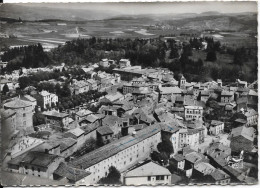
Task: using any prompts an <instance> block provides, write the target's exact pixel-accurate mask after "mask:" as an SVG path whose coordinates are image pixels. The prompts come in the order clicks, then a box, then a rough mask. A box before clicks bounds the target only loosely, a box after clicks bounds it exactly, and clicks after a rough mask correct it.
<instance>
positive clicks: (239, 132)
mask: <svg viewBox="0 0 260 188" xmlns="http://www.w3.org/2000/svg"><path fill="white" fill-rule="evenodd" d="M231 135H232V136H233V137H237V136H243V137H244V138H246V139H248V140H250V141H252V142H253V141H254V137H255V129H254V128H253V127H245V126H240V127H237V128H234V129H232V131H231Z"/></svg>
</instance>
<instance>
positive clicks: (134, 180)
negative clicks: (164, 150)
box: [124, 161, 171, 186]
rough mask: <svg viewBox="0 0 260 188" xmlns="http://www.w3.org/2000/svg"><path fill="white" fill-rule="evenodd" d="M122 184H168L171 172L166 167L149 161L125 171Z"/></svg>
mask: <svg viewBox="0 0 260 188" xmlns="http://www.w3.org/2000/svg"><path fill="white" fill-rule="evenodd" d="M155 169H156V170H155ZM124 184H125V185H127V186H129V185H136V186H138V185H170V184H171V173H170V171H169V170H168V169H167V168H165V167H162V166H160V165H158V164H156V163H154V162H152V161H151V162H148V163H146V164H144V165H141V166H138V167H136V168H134V169H132V170H130V171H128V172H126V174H125V176H124Z"/></svg>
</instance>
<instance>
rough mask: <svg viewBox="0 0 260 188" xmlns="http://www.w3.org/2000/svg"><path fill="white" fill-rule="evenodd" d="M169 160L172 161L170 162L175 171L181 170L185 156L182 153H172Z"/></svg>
mask: <svg viewBox="0 0 260 188" xmlns="http://www.w3.org/2000/svg"><path fill="white" fill-rule="evenodd" d="M170 160H171V161H173V163H172V164H173V166H174V169H175V170H176V171H177V172H183V170H184V166H185V157H184V156H183V155H182V154H175V155H172V156H171V159H170Z"/></svg>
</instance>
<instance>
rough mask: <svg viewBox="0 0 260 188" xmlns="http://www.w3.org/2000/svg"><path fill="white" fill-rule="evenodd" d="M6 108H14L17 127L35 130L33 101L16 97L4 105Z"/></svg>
mask: <svg viewBox="0 0 260 188" xmlns="http://www.w3.org/2000/svg"><path fill="white" fill-rule="evenodd" d="M3 106H4V109H5V110H8V109H10V110H13V111H15V113H16V122H17V123H16V129H18V130H31V131H33V113H34V106H33V104H32V103H31V102H29V101H25V100H22V99H20V98H15V99H14V100H11V101H9V102H6V103H5V104H4V105H3Z"/></svg>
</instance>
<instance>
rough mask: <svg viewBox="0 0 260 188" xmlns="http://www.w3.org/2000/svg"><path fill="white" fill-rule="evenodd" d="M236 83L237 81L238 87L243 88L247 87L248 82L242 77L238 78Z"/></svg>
mask: <svg viewBox="0 0 260 188" xmlns="http://www.w3.org/2000/svg"><path fill="white" fill-rule="evenodd" d="M236 83H237V87H242V88H246V87H247V82H246V81H241V80H240V79H237V80H236Z"/></svg>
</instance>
